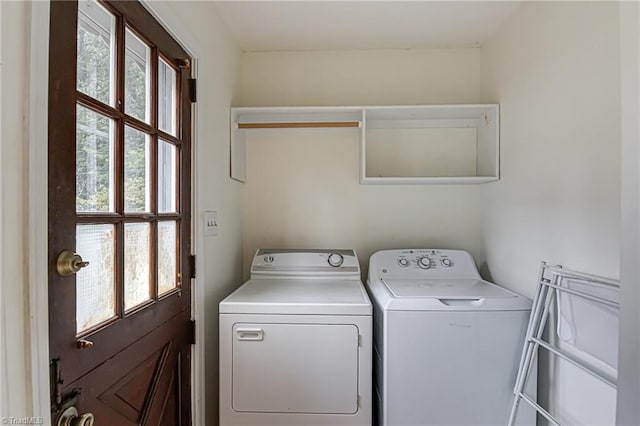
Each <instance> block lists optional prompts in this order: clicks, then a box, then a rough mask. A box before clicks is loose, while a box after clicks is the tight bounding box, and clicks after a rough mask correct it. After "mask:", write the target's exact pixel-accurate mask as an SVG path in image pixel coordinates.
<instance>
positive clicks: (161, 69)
mask: <svg viewBox="0 0 640 426" xmlns="http://www.w3.org/2000/svg"><path fill="white" fill-rule="evenodd" d="M177 76H178V74H177V73H176V71H175V70H174V69H173V68H171V66H170V65H169V64H167V63H166V62H165V61H164V60H162V58H161V59H160V60H159V61H158V128H159V129H160V130H162V131H164V132H167V133H169V134H171V135H173V136H177V134H176V133H177V132H176V129H177V127H178V126H177V124H178V123H177V120H176V117H177V114H176V82H177Z"/></svg>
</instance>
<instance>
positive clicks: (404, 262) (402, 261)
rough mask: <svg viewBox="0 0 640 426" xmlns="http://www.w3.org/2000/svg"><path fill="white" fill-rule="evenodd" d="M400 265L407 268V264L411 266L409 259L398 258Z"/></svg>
mask: <svg viewBox="0 0 640 426" xmlns="http://www.w3.org/2000/svg"><path fill="white" fill-rule="evenodd" d="M398 265H400V266H402V267H403V268H406V267H407V266H409V261H408V260H407V259H398Z"/></svg>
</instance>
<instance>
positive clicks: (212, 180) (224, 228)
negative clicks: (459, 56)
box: [152, 1, 242, 425]
mask: <svg viewBox="0 0 640 426" xmlns="http://www.w3.org/2000/svg"><path fill="white" fill-rule="evenodd" d="M152 6H153V4H152ZM166 6H167V7H168V10H170V11H171V13H173V14H174V17H173V18H172V21H173V20H176V19H177V20H179V21H181V22H182V23H183V24H184V27H185V28H187V29H188V31H189V33H190V34H191V36H192V37H193V38H194V40H195V42H196V43H197V44H198V46H199V49H198V50H199V51H198V56H199V58H198V64H197V65H198V83H197V86H198V105H197V111H198V127H197V147H196V154H195V155H196V157H195V161H196V176H195V185H196V197H197V204H198V205H197V207H198V210H197V211H194V221H195V222H196V226H197V230H196V234H197V238H196V240H197V242H198V243H197V246H198V247H197V248H198V253H197V256H198V259H197V265H196V266H197V267H196V274H197V285H200V286H203V287H204V291H203V292H199V294H201V295H203V296H204V310H205V323H204V324H196V333H197V337H204V342H202V341H198V342H197V344H199V345H202V344H204V354H205V357H206V358H205V376H204V378H203V379H204V382H205V400H204V405H205V408H206V420H205V422H206V424H207V425H215V424H217V423H218V303H219V302H220V300H222V299H223V298H224V297H226V296H227V295H228V294H229V293H231V291H233V290H234V289H235V288H236V287H237V286H238V285H240V284H241V283H242V272H241V271H242V269H241V268H242V220H241V218H242V185H241V184H240V183H238V182H236V181H233V180H232V179H231V178H230V177H229V176H230V171H229V155H230V154H229V107H230V106H231V105H232V104H233V103H234V97H235V96H237V93H238V92H239V90H238V87H239V86H238V79H237V76H238V74H239V62H240V51H239V50H237V48H236V46H235V43H234V41H233V39H232V38H231V36H230V34H229V32H228V30H227V29H226V26H225V25H224V24H223V23H222V21H221V20H220V19H219V17H218V13H217V10H216V8H215V5H214V4H213V3H211V2H201V1H172V2H166ZM208 210H216V211H217V212H218V224H219V227H220V229H219V232H218V236H216V237H206V238H205V237H204V236H203V235H204V231H203V226H202V225H203V212H204V211H208ZM194 290H195V289H194ZM196 291H197V292H198V291H199V290H196ZM199 423H201V420H199V419H197V418H196V419H194V424H199Z"/></svg>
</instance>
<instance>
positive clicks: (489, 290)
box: [382, 279, 517, 300]
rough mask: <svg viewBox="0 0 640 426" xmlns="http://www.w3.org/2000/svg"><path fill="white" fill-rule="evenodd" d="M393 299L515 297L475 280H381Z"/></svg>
mask: <svg viewBox="0 0 640 426" xmlns="http://www.w3.org/2000/svg"><path fill="white" fill-rule="evenodd" d="M382 282H383V283H384V284H385V285H386V286H387V287H388V288H389V291H390V292H391V294H392V295H393V296H395V297H401V298H405V297H421V298H426V297H428V298H435V299H465V300H466V299H486V298H511V297H516V296H517V295H516V294H515V293H512V292H510V291H508V290H506V289H504V288H501V287H498V286H497V285H495V284H492V283H490V282H487V281H483V280H476V279H429V280H415V279H414V280H382Z"/></svg>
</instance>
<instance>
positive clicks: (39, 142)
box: [26, 0, 205, 424]
mask: <svg viewBox="0 0 640 426" xmlns="http://www.w3.org/2000/svg"><path fill="white" fill-rule="evenodd" d="M140 2H141V3H142V4H143V6H144V7H145V8H146V9H147V10H148V11H149V12H150V13H151V15H153V17H154V18H155V19H156V20H157V21H158V22H159V23H160V24H161V25H162V26H163V27H164V28H165V29H166V30H167V31H168V32H169V33H170V34H171V35H172V36H173V38H174V39H175V40H176V41H177V42H178V43H179V44H180V45H181V46H182V47H183V49H184V50H185V51H186V52H187V53H188V54H189V56H190V57H191V58H192V67H191V69H192V75H191V77H192V78H197V76H198V59H199V58H200V57H201V52H202V51H203V50H202V48H201V45H200V43H198V42H197V40H196V39H195V37H194V36H193V35H192V34H191V32H190V31H189V30H188V27H187V26H186V25H184V24H183V23H182V22H181V21H180V19H178V18H176V17H175V15H174V14H173V13H172V11H171V9H170V7H169V6H168V5H167V4H165V3H156V2H152V1H151V0H140ZM49 12H50V7H49V2H48V1H43V2H33V3H31V20H30V23H31V29H30V31H31V33H30V36H31V44H30V49H29V52H28V53H29V70H30V79H29V125H28V131H29V148H28V179H29V183H28V188H29V194H28V211H29V217H28V223H29V229H28V234H27V236H26V238H27V241H28V259H29V261H28V278H29V279H28V282H29V285H28V287H29V328H28V332H29V336H28V339H27V342H28V344H29V352H30V368H31V377H30V379H31V380H30V385H31V409H32V413H33V415H34V416H36V417H42V418H43V421H44V424H51V414H50V411H51V406H50V396H49V392H50V381H49V301H48V297H49V296H48V294H49V293H48V268H49V265H48V264H47V257H48V255H47V245H48V227H47V221H48V218H47V209H48V201H47V200H48V191H47V188H48V185H47V175H48V174H47V161H48V160H47V146H48V136H47V135H48V130H47V129H48V111H47V107H48V80H49V72H48V70H49ZM45 71H46V72H45ZM197 105H198V104H197V103H193V104H192V106H191V108H192V110H191V112H192V122H191V126H192V140H191V146H192V151H191V171H192V172H191V212H192V213H191V219H192V220H191V228H192V229H191V238H192V247H193V251H194V253H193V254H195V255H196V262H197V263H196V270H198V271H204V268H203V267H202V259H200V258H201V257H202V256H199V254H200V253H202V252H203V248H204V241H203V236H202V235H203V234H202V232H201V231H202V229H201V227H202V225H201V221H200V220H198V214H197V212H198V211H199V210H198V207H199V205H200V198H199V195H200V194H199V192H200V191H199V186H198V185H197V182H196V176H197V174H198V173H197V170H196V165H197V164H196V161H195V159H196V158H198V154H199V152H198V151H199V143H198V142H199V139H198V132H197V129H198V126H197V124H198V122H199V121H200V120H199V116H198V113H199V111H198V106H197ZM202 282H204V277H203V276H202V275H198V277H197V278H196V279H194V281H193V282H192V287H191V288H192V292H191V294H192V304H191V306H192V308H191V309H192V317H193V318H194V320H195V321H196V342H197V344H196V345H195V346H193V347H192V358H191V359H192V365H191V394H192V398H191V401H192V402H191V404H192V406H191V410H192V419H193V423H194V424H204V421H205V417H204V416H205V405H204V389H205V382H204V377H205V374H204V369H205V354H204V339H205V330H204V288H203V287H202V285H200V283H202Z"/></svg>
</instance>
